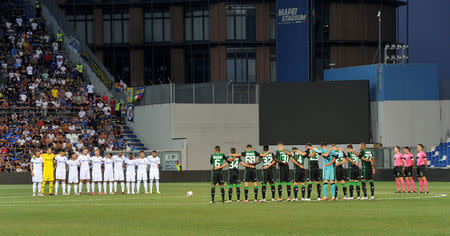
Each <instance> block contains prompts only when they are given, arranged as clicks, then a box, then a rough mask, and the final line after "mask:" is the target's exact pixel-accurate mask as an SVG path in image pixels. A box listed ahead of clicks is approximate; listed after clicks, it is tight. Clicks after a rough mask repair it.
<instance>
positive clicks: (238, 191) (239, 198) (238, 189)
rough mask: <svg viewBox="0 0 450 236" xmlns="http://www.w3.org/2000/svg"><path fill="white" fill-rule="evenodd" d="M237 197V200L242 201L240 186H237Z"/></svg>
mask: <svg viewBox="0 0 450 236" xmlns="http://www.w3.org/2000/svg"><path fill="white" fill-rule="evenodd" d="M236 196H237V200H241V187H240V185H239V184H236Z"/></svg>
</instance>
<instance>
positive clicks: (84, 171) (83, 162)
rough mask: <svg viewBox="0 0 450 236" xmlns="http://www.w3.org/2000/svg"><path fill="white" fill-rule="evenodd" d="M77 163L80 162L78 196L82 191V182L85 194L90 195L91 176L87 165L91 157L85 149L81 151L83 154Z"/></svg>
mask: <svg viewBox="0 0 450 236" xmlns="http://www.w3.org/2000/svg"><path fill="white" fill-rule="evenodd" d="M78 161H79V162H80V194H81V193H82V189H83V182H85V183H86V187H87V191H86V192H87V194H88V195H90V194H91V185H90V183H89V182H90V180H91V175H90V172H89V163H90V162H91V156H90V155H89V151H88V149H87V148H84V149H83V152H82V154H81V155H79V156H78Z"/></svg>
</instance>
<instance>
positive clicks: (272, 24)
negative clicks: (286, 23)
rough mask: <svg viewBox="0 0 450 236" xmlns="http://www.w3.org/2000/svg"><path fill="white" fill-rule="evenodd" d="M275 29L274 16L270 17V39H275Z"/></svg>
mask: <svg viewBox="0 0 450 236" xmlns="http://www.w3.org/2000/svg"><path fill="white" fill-rule="evenodd" d="M276 30H277V21H276V19H275V17H274V16H272V17H271V18H270V39H275V37H276Z"/></svg>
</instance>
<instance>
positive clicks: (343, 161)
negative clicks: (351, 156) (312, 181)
mask: <svg viewBox="0 0 450 236" xmlns="http://www.w3.org/2000/svg"><path fill="white" fill-rule="evenodd" d="M346 162H347V158H345V159H343V160H342V161H341V162H336V166H340V165H343V164H344V163H346Z"/></svg>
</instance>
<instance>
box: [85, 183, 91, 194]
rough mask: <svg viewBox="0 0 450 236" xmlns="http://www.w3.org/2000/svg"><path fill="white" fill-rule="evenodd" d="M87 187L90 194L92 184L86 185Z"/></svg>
mask: <svg viewBox="0 0 450 236" xmlns="http://www.w3.org/2000/svg"><path fill="white" fill-rule="evenodd" d="M86 187H87V191H86V192H88V193H89V191H91V183H89V182H88V183H86Z"/></svg>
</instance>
